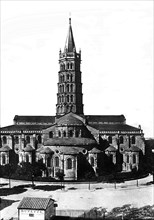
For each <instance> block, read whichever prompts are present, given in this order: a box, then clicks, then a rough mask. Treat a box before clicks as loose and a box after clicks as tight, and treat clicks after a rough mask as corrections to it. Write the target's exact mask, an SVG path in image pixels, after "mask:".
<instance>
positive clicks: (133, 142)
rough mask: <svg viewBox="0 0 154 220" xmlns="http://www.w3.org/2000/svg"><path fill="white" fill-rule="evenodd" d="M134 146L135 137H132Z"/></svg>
mask: <svg viewBox="0 0 154 220" xmlns="http://www.w3.org/2000/svg"><path fill="white" fill-rule="evenodd" d="M132 144H135V136H132Z"/></svg>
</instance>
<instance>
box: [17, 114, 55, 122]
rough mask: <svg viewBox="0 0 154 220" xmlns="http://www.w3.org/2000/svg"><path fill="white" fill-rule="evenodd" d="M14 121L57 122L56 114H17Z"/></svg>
mask: <svg viewBox="0 0 154 220" xmlns="http://www.w3.org/2000/svg"><path fill="white" fill-rule="evenodd" d="M14 121H15V122H18V123H50V124H53V123H54V122H55V116H36V115H34V116H33V115H15V117H14Z"/></svg>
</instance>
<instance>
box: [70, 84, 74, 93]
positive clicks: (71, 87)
mask: <svg viewBox="0 0 154 220" xmlns="http://www.w3.org/2000/svg"><path fill="white" fill-rule="evenodd" d="M70 89H71V92H73V84H71V86H70Z"/></svg>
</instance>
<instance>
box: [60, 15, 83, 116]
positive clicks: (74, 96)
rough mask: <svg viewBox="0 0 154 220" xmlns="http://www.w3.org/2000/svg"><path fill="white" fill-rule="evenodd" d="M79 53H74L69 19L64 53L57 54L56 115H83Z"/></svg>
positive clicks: (74, 48)
mask: <svg viewBox="0 0 154 220" xmlns="http://www.w3.org/2000/svg"><path fill="white" fill-rule="evenodd" d="M80 64H81V51H79V53H77V52H76V47H75V42H74V37H73V31H72V26H71V18H69V30H68V35H67V38H66V43H65V47H64V51H63V52H61V50H60V53H59V65H60V71H59V73H58V93H57V104H56V115H57V116H62V115H64V114H66V113H69V112H73V113H75V114H81V115H82V114H83V103H82V83H81V70H80Z"/></svg>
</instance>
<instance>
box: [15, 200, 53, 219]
mask: <svg viewBox="0 0 154 220" xmlns="http://www.w3.org/2000/svg"><path fill="white" fill-rule="evenodd" d="M56 206H57V204H55V202H54V200H53V199H51V198H36V197H24V198H23V199H22V200H21V202H20V204H19V206H18V220H49V219H50V218H51V217H52V216H54V215H55V213H56V212H55V208H56Z"/></svg>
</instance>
